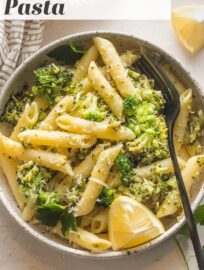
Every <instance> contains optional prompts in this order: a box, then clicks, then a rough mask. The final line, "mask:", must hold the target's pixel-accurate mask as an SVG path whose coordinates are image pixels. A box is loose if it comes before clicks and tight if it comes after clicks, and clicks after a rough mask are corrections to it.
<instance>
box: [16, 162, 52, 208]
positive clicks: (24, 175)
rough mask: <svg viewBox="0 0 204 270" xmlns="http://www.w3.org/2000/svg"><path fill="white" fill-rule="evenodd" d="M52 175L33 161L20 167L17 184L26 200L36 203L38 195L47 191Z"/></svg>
mask: <svg viewBox="0 0 204 270" xmlns="http://www.w3.org/2000/svg"><path fill="white" fill-rule="evenodd" d="M52 175H53V171H51V170H48V169H46V168H44V167H40V166H39V165H38V164H37V163H34V162H33V161H28V162H26V163H24V164H23V165H20V166H18V170H17V182H18V185H19V189H20V191H21V192H22V194H23V195H24V197H25V199H26V200H27V201H28V202H32V203H35V202H36V200H37V197H38V195H39V194H41V193H42V192H44V191H45V189H46V185H47V183H48V182H49V181H50V180H51V178H52Z"/></svg>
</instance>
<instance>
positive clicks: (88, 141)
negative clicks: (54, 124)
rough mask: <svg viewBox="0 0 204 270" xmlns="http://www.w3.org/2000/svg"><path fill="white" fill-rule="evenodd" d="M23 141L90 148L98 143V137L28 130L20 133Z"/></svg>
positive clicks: (19, 137) (19, 136)
mask: <svg viewBox="0 0 204 270" xmlns="http://www.w3.org/2000/svg"><path fill="white" fill-rule="evenodd" d="M18 139H19V140H20V141H21V142H26V143H29V144H32V145H46V146H52V147H65V148H89V147H91V146H92V145H94V144H95V143H96V138H94V137H91V136H89V135H79V134H71V133H67V132H61V131H47V130H37V129H33V130H26V131H23V132H21V133H20V134H19V135H18Z"/></svg>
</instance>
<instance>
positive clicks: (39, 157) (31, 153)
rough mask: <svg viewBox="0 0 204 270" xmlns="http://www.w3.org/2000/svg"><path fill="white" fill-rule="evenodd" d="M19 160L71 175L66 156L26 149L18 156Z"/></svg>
mask: <svg viewBox="0 0 204 270" xmlns="http://www.w3.org/2000/svg"><path fill="white" fill-rule="evenodd" d="M19 159H21V160H24V161H29V160H33V161H34V162H36V163H38V164H39V165H41V166H44V167H46V168H49V169H52V170H56V171H60V172H62V173H65V174H69V175H73V171H72V168H71V165H70V164H69V162H68V161H67V159H66V156H63V155H60V154H57V153H50V152H47V151H44V150H36V149H28V150H25V152H24V153H23V154H22V155H21V156H19Z"/></svg>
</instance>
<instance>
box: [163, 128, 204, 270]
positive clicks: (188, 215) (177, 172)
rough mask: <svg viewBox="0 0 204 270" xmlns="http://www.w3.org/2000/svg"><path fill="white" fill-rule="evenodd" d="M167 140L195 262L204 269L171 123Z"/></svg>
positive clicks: (201, 252)
mask: <svg viewBox="0 0 204 270" xmlns="http://www.w3.org/2000/svg"><path fill="white" fill-rule="evenodd" d="M168 133H169V134H168V141H169V151H170V156H171V160H172V163H173V168H174V173H175V176H176V179H177V184H178V188H179V192H180V197H181V201H182V205H183V209H184V213H185V216H186V221H187V225H188V229H189V232H190V236H191V240H192V243H193V248H194V251H195V255H196V258H197V262H198V267H199V269H200V270H204V255H203V251H202V248H201V243H200V239H199V235H198V230H197V226H196V223H195V220H194V216H193V212H192V209H191V205H190V201H189V198H188V194H187V192H186V188H185V185H184V182H183V177H182V174H181V171H180V167H179V164H178V160H177V157H176V151H175V148H174V143H173V125H172V126H171V127H169V131H168Z"/></svg>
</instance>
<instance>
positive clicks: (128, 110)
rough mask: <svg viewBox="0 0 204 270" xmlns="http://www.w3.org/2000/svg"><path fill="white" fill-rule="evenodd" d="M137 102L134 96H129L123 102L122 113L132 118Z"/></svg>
mask: <svg viewBox="0 0 204 270" xmlns="http://www.w3.org/2000/svg"><path fill="white" fill-rule="evenodd" d="M138 103H139V101H138V99H137V97H136V96H129V97H127V98H126V99H125V100H124V101H123V108H124V113H125V114H126V115H127V116H132V115H134V114H135V111H136V108H137V105H138Z"/></svg>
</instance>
